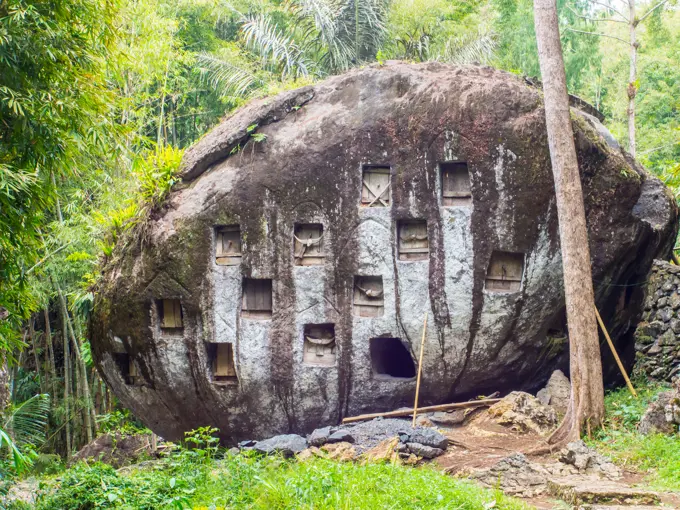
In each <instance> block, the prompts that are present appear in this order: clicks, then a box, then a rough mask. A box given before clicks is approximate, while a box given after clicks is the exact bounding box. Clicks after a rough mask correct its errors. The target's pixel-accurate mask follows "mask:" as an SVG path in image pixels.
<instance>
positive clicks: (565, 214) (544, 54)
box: [534, 0, 604, 444]
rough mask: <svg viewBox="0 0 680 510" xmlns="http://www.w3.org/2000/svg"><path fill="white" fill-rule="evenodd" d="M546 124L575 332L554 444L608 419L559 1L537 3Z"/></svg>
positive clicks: (572, 330) (571, 336)
mask: <svg viewBox="0 0 680 510" xmlns="http://www.w3.org/2000/svg"><path fill="white" fill-rule="evenodd" d="M534 21H535V25H536V39H537V42H538V58H539V62H540V66H541V75H542V80H543V95H544V98H545V120H546V129H547V132H548V145H549V147H550V160H551V162H552V169H553V177H554V181H555V194H556V197H557V215H558V219H559V230H560V245H561V251H562V268H563V272H564V297H565V302H566V308H567V325H568V329H569V366H570V372H571V402H570V406H569V410H568V411H567V415H566V416H565V418H564V421H563V422H562V424H561V425H560V427H559V428H558V429H557V430H556V431H555V433H554V434H553V436H552V437H551V438H550V443H553V444H554V443H563V442H565V441H571V440H574V439H578V438H579V437H580V435H581V430H582V428H583V426H584V425H589V426H590V425H593V426H596V425H599V424H600V423H601V421H602V417H603V415H604V389H603V385H602V362H601V359H600V343H599V338H598V332H597V322H596V320H595V299H594V294H593V282H592V275H591V267H590V249H589V247H588V230H587V228H586V215H585V208H584V205H583V192H582V190H581V179H580V176H579V170H578V161H577V159H576V149H575V147H574V134H573V131H572V126H571V116H570V109H569V98H568V96H567V84H566V76H565V70H564V60H563V58H562V45H561V43H560V33H559V26H558V21H557V5H556V0H534Z"/></svg>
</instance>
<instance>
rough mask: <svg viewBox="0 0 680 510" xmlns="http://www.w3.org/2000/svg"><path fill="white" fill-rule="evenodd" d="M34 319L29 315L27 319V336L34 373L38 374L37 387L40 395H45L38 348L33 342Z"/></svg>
mask: <svg viewBox="0 0 680 510" xmlns="http://www.w3.org/2000/svg"><path fill="white" fill-rule="evenodd" d="M34 321H35V318H34V317H33V315H31V317H30V319H28V336H30V337H31V344H32V346H33V357H34V358H35V371H36V373H37V374H38V385H39V386H40V393H45V387H44V385H43V376H42V373H41V370H40V368H41V367H40V356H39V355H38V346H37V342H36V341H35V325H34Z"/></svg>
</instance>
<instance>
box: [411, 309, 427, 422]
mask: <svg viewBox="0 0 680 510" xmlns="http://www.w3.org/2000/svg"><path fill="white" fill-rule="evenodd" d="M426 331H427V312H425V320H424V321H423V338H421V339H420V357H419V358H418V377H417V379H416V400H415V402H414V403H413V423H412V424H411V426H412V427H415V426H416V415H417V414H418V394H419V393H420V376H421V374H422V373H423V352H424V351H425V332H426Z"/></svg>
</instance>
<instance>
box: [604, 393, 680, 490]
mask: <svg viewBox="0 0 680 510" xmlns="http://www.w3.org/2000/svg"><path fill="white" fill-rule="evenodd" d="M634 384H635V388H636V390H637V392H638V394H639V398H637V399H636V398H633V396H632V395H631V394H630V393H629V391H628V389H627V388H625V387H624V388H620V389H618V390H615V391H612V392H609V393H607V395H606V397H605V406H606V420H607V421H606V423H605V426H604V428H602V429H600V430H599V431H598V432H597V434H596V436H595V439H594V441H592V445H593V446H595V447H596V448H597V449H598V450H600V451H601V452H602V453H604V454H606V455H608V456H610V457H611V458H612V459H613V460H614V461H615V462H616V463H618V464H621V465H624V466H626V467H627V468H629V469H637V470H640V471H642V472H645V473H648V477H647V478H648V482H649V484H650V485H651V486H652V487H654V488H657V489H662V490H680V442H678V439H677V437H672V436H666V435H663V434H650V435H646V436H645V435H642V434H640V433H638V432H637V430H636V427H637V424H638V422H639V421H640V418H641V417H642V415H643V414H644V412H645V410H646V409H647V407H648V406H649V403H650V402H651V401H653V400H655V399H656V397H657V395H658V393H659V392H660V391H666V390H668V387H666V386H664V385H660V384H651V383H647V382H646V381H636V382H635V383H634Z"/></svg>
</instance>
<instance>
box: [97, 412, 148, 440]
mask: <svg viewBox="0 0 680 510" xmlns="http://www.w3.org/2000/svg"><path fill="white" fill-rule="evenodd" d="M97 423H98V424H99V431H100V432H101V433H102V434H106V433H113V432H117V433H119V434H122V435H124V436H132V435H135V434H148V433H149V432H151V431H150V430H149V429H147V428H146V427H145V426H144V424H142V422H140V421H139V420H138V419H137V418H136V417H135V416H134V415H133V414H132V413H131V412H130V410H129V409H116V410H115V411H112V412H111V413H108V414H103V415H99V416H97Z"/></svg>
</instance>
